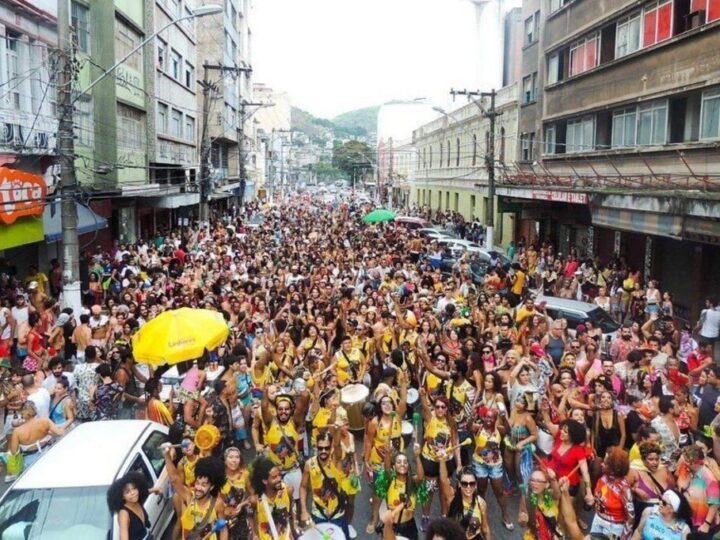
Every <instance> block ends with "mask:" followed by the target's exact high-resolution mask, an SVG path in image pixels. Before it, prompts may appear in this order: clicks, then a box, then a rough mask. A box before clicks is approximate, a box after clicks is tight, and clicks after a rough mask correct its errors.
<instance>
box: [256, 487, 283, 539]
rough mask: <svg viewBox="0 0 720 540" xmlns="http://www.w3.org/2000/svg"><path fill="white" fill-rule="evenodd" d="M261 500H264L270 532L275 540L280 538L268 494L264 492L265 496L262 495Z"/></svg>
mask: <svg viewBox="0 0 720 540" xmlns="http://www.w3.org/2000/svg"><path fill="white" fill-rule="evenodd" d="M260 500H261V501H262V504H263V510H265V515H266V516H267V520H268V526H269V527H270V534H271V535H272V537H273V540H279V536H278V532H277V527H276V526H275V520H274V519H273V517H272V512H271V511H270V505H269V504H268V500H267V496H266V495H265V494H264V493H263V496H262V497H260Z"/></svg>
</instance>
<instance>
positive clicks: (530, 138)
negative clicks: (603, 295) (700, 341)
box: [500, 0, 720, 318]
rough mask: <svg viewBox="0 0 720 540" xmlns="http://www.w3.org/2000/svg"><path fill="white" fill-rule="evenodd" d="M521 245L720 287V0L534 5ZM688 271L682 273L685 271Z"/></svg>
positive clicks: (694, 288)
mask: <svg viewBox="0 0 720 540" xmlns="http://www.w3.org/2000/svg"><path fill="white" fill-rule="evenodd" d="M523 16H524V18H525V31H526V40H527V42H526V45H525V48H524V49H523V72H524V73H523V75H524V79H523V89H522V95H521V101H522V104H521V109H520V123H519V125H520V137H521V144H520V148H519V154H518V156H517V160H518V172H517V174H515V175H511V176H510V177H509V178H508V179H507V183H508V184H509V185H507V186H504V187H503V188H502V189H501V190H500V192H501V193H502V194H503V195H504V196H505V197H506V200H507V202H509V203H511V204H512V205H513V206H514V207H515V208H516V210H518V212H519V214H520V219H518V223H517V233H518V235H520V236H525V237H526V238H528V239H531V238H540V239H550V240H553V241H555V242H557V244H558V245H559V247H560V250H561V251H563V252H567V250H568V249H569V248H570V247H576V248H578V249H579V250H580V251H584V252H585V253H597V254H599V255H600V257H601V258H603V259H606V260H609V259H610V258H611V257H612V256H613V254H618V255H619V256H622V257H624V258H625V259H626V260H627V261H628V262H629V264H630V265H631V266H634V267H636V268H638V269H641V270H643V274H644V276H645V278H646V279H648V278H650V277H652V278H656V279H659V280H660V282H661V287H662V288H663V289H666V290H671V291H674V292H675V294H676V302H675V304H676V306H677V308H678V309H677V311H678V312H679V313H680V314H681V315H684V316H686V317H688V318H692V317H693V316H695V315H697V309H698V308H699V306H701V305H702V296H703V295H704V294H707V293H709V292H710V291H716V290H717V288H718V286H719V285H720V277H718V276H719V275H720V273H719V272H718V270H720V251H719V250H718V249H717V247H716V246H717V245H718V244H720V222H719V221H718V216H720V202H718V201H717V196H716V194H717V193H718V192H720V179H719V178H718V170H719V169H718V167H719V166H720V154H718V152H717V144H718V141H719V140H720V128H719V127H718V126H720V60H718V59H717V58H716V56H717V55H713V54H712V52H711V51H714V50H716V49H717V48H718V46H719V45H720V0H647V1H646V0H643V1H628V0H608V1H605V2H594V1H590V0H526V1H525V2H524V5H523ZM676 262H677V263H679V264H677V263H676Z"/></svg>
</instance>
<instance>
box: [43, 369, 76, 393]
mask: <svg viewBox="0 0 720 540" xmlns="http://www.w3.org/2000/svg"><path fill="white" fill-rule="evenodd" d="M63 376H64V377H65V378H67V380H68V383H69V384H70V390H75V375H73V374H72V373H70V372H69V371H63ZM57 383H58V380H57V379H56V378H55V375H53V374H52V373H51V374H50V375H49V376H48V377H47V378H46V379H45V380H44V381H43V383H42V387H43V388H44V389H45V390H47V391H48V392H50V393H51V394H52V393H53V392H54V391H55V385H56V384H57Z"/></svg>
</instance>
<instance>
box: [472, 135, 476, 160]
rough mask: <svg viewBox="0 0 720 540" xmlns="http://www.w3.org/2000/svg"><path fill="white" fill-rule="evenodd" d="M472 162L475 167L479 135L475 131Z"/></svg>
mask: <svg viewBox="0 0 720 540" xmlns="http://www.w3.org/2000/svg"><path fill="white" fill-rule="evenodd" d="M472 145H473V147H472V164H473V167H474V166H475V165H477V135H475V134H474V133H473V136H472Z"/></svg>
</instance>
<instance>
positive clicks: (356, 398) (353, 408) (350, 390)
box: [340, 384, 370, 431]
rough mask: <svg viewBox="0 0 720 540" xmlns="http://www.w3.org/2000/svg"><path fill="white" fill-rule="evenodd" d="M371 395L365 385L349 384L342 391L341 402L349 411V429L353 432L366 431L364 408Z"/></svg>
mask: <svg viewBox="0 0 720 540" xmlns="http://www.w3.org/2000/svg"><path fill="white" fill-rule="evenodd" d="M369 395H370V390H368V387H367V386H365V385H364V384H348V385H347V386H346V387H344V388H343V389H342V390H341V391H340V402H341V403H342V405H343V407H345V410H346V411H347V415H348V424H349V428H350V429H351V430H353V431H362V430H363V429H365V419H364V418H363V415H362V408H363V405H364V404H365V402H366V401H367V398H368V396H369Z"/></svg>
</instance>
